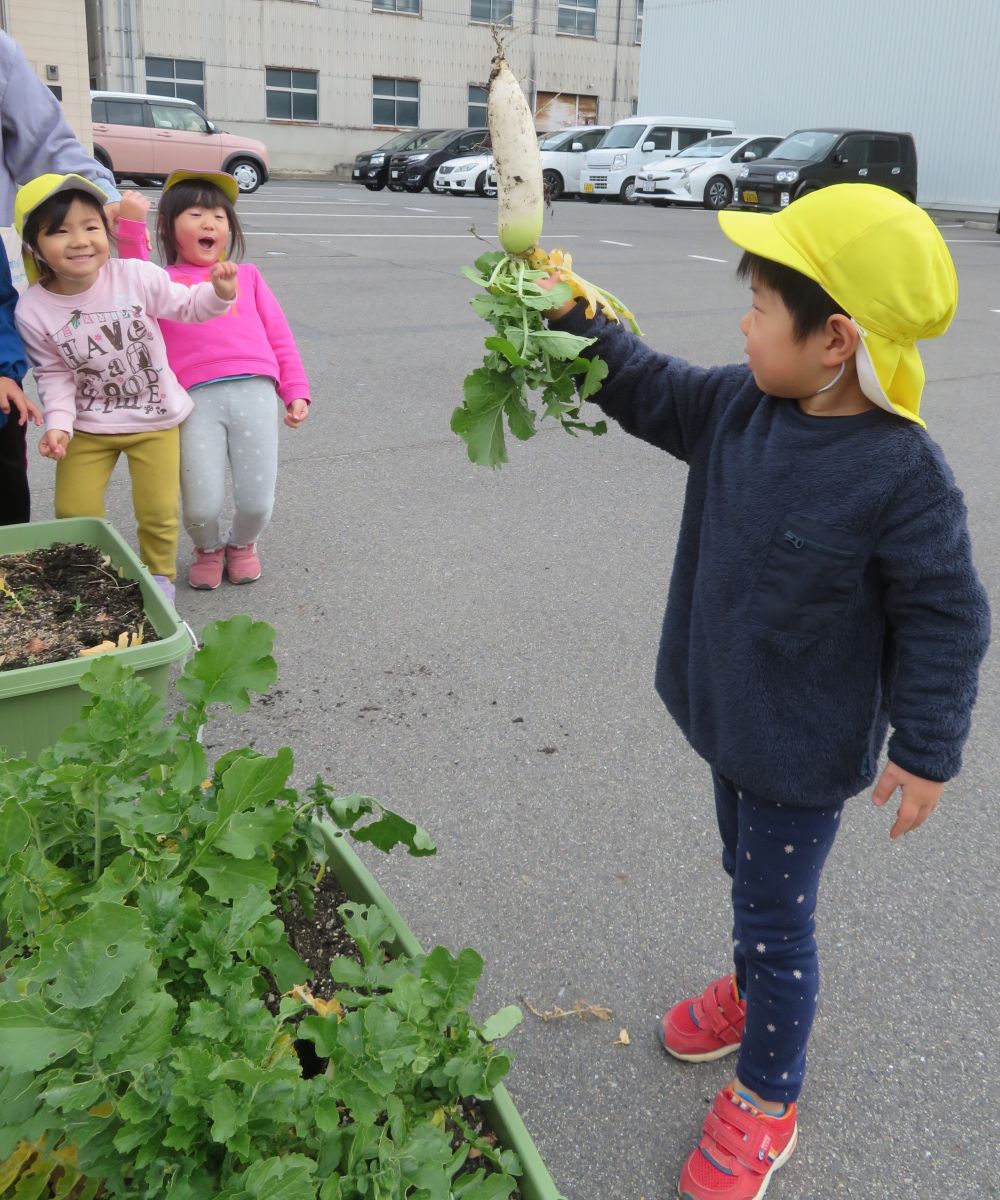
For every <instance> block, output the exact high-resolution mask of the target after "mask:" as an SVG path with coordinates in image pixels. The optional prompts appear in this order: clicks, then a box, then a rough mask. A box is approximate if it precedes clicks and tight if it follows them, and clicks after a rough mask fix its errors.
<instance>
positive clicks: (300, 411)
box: [285, 400, 309, 429]
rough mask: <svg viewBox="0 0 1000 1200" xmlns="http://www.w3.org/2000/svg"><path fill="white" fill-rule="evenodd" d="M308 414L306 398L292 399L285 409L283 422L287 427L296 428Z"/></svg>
mask: <svg viewBox="0 0 1000 1200" xmlns="http://www.w3.org/2000/svg"><path fill="white" fill-rule="evenodd" d="M308 416H309V401H308V400H293V401H292V402H291V404H289V405H288V406H287V407H286V409H285V424H286V425H287V426H288V428H289V429H298V427H299V426H300V425H301V424H302V422H303V421H304V420H305V419H306V417H308Z"/></svg>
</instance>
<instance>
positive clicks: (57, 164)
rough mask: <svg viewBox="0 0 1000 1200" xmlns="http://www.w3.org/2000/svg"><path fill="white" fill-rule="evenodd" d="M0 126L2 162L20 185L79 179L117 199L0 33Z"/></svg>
mask: <svg viewBox="0 0 1000 1200" xmlns="http://www.w3.org/2000/svg"><path fill="white" fill-rule="evenodd" d="M0 127H2V130H3V159H4V166H5V167H6V168H7V172H8V174H9V175H10V176H11V178H12V179H13V180H14V182H15V183H16V184H18V185H20V184H24V183H27V182H28V180H29V179H34V178H35V176H36V175H46V174H48V173H50V172H54V173H56V174H59V175H82V176H83V177H84V178H85V179H91V180H93V181H94V183H96V184H97V185H98V186H99V187H100V188H101V189H102V190H103V191H104V192H106V193H107V196H108V200H109V201H117V200H119V199H120V198H121V197H120V195H119V192H118V189H117V188H116V187H115V180H114V176H113V175H112V174H111V172H110V171H108V170H106V169H105V168H104V167H102V166H101V164H100V163H99V162H98V161H97V160H96V159H95V158H93V157H92V156H91V155H89V154H88V153H87V151H86V150H85V149H84V148H83V146H81V145H80V142H79V140H78V139H77V136H76V134H75V133H74V132H73V130H72V129H70V127H69V125H68V124H67V123H66V118H65V117H64V116H63V111H62V108H61V107H60V106H59V101H58V100H56V98H55V96H53V95H52V93H51V92H50V91H49V89H48V88H47V87H46V86H45V84H44V83H42V81H41V80H40V79H39V78H38V76H37V75H36V74H35V72H34V71H33V70H32V68H31V65H30V64H29V63H28V60H27V59H26V58H25V57H24V55H23V53H22V52H21V48H20V46H18V44H17V42H15V41H14V39H13V38H11V37H9V36H8V35H7V34H6V33H3V32H0Z"/></svg>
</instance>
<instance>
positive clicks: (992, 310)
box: [990, 308, 1000, 313]
mask: <svg viewBox="0 0 1000 1200" xmlns="http://www.w3.org/2000/svg"><path fill="white" fill-rule="evenodd" d="M990 312H995V313H1000V308H991V309H990Z"/></svg>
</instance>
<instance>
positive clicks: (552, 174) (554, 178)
mask: <svg viewBox="0 0 1000 1200" xmlns="http://www.w3.org/2000/svg"><path fill="white" fill-rule="evenodd" d="M542 184H543V186H544V188H545V199H546V200H548V201H550V202H551V201H553V200H558V199H559V197H560V196H561V195H562V194H563V177H562V176H561V175H560V174H559V172H558V171H552V170H549V171H543V172H542Z"/></svg>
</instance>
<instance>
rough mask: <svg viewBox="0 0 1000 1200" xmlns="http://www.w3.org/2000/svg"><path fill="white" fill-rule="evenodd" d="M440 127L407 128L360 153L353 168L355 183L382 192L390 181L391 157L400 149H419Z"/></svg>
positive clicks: (352, 173)
mask: <svg viewBox="0 0 1000 1200" xmlns="http://www.w3.org/2000/svg"><path fill="white" fill-rule="evenodd" d="M441 132H442V130H440V129H407V130H406V131H405V132H404V133H397V134H396V136H395V137H394V138H390V139H389V140H388V141H387V142H385V143H384V144H383V145H381V146H379V147H378V149H376V150H370V151H369V152H368V153H367V154H359V155H358V156H357V157H356V158H355V160H354V167H353V169H352V170H351V180H352V182H353V183H363V184H364V185H365V187H366V188H367V189H368V190H369V191H370V192H380V191H381V190H382V189H383V188H384V187H385V185H386V184H387V183H388V182H389V159H390V158H391V157H392V155H393V154H394V153H397V152H398V151H400V150H418V149H419V148H420V147H421V146H423V145H424V143H425V142H426V141H427V139H428V138H429V137H433V136H434V135H435V134H436V133H441Z"/></svg>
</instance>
